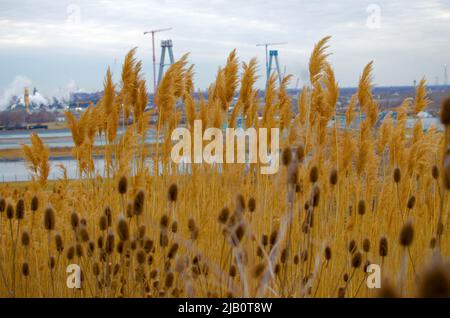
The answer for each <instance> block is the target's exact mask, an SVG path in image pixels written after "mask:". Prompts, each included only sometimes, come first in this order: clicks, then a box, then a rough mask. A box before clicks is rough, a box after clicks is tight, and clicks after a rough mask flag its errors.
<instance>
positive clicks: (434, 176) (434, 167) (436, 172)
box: [431, 165, 439, 180]
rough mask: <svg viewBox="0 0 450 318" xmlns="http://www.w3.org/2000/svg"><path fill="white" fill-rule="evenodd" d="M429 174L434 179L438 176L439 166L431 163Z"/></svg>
mask: <svg viewBox="0 0 450 318" xmlns="http://www.w3.org/2000/svg"><path fill="white" fill-rule="evenodd" d="M431 175H432V176H433V179H435V180H437V179H438V178H439V168H438V167H437V166H436V165H433V168H431Z"/></svg>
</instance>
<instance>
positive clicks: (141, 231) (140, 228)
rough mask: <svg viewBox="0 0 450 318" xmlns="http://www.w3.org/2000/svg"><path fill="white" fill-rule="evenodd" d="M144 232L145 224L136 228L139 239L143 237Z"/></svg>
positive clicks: (145, 230)
mask: <svg viewBox="0 0 450 318" xmlns="http://www.w3.org/2000/svg"><path fill="white" fill-rule="evenodd" d="M145 232H147V227H146V226H145V224H142V225H140V226H139V230H138V238H139V239H140V240H142V239H143V238H144V236H145Z"/></svg>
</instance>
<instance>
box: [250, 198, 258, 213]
mask: <svg viewBox="0 0 450 318" xmlns="http://www.w3.org/2000/svg"><path fill="white" fill-rule="evenodd" d="M255 209H256V200H255V198H254V197H251V198H250V199H248V210H249V211H250V212H255Z"/></svg>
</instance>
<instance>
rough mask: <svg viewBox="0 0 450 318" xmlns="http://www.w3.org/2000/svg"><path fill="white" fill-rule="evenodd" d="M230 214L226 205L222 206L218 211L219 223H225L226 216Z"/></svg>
mask: <svg viewBox="0 0 450 318" xmlns="http://www.w3.org/2000/svg"><path fill="white" fill-rule="evenodd" d="M229 215H230V210H229V209H228V208H227V207H224V208H223V209H222V210H221V211H220V213H219V217H218V220H219V223H220V224H226V223H227V221H228V216H229Z"/></svg>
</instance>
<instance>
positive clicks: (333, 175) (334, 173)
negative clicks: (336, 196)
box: [330, 169, 338, 185]
mask: <svg viewBox="0 0 450 318" xmlns="http://www.w3.org/2000/svg"><path fill="white" fill-rule="evenodd" d="M337 181H338V173H337V170H336V169H333V170H331V173H330V184H331V185H335V184H336V183H337Z"/></svg>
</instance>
